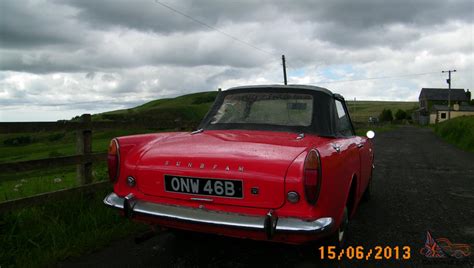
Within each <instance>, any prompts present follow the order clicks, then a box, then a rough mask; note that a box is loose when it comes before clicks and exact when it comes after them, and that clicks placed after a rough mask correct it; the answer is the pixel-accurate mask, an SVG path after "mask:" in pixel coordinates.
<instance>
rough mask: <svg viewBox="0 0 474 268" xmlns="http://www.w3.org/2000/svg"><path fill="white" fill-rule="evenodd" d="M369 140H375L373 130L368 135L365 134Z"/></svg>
mask: <svg viewBox="0 0 474 268" xmlns="http://www.w3.org/2000/svg"><path fill="white" fill-rule="evenodd" d="M365 135H366V136H367V138H369V139H373V138H374V137H375V132H374V131H372V130H369V131H367V134H365Z"/></svg>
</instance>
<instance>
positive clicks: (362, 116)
mask: <svg viewBox="0 0 474 268" xmlns="http://www.w3.org/2000/svg"><path fill="white" fill-rule="evenodd" d="M346 103H347V108H348V109H349V112H350V114H351V119H352V120H353V121H354V122H361V123H365V122H367V120H368V119H369V117H371V116H373V117H378V116H379V115H380V113H381V112H382V110H383V109H390V110H392V114H393V115H394V116H395V113H396V112H397V110H398V109H401V110H404V111H409V114H411V111H413V110H415V109H417V108H418V102H404V101H346Z"/></svg>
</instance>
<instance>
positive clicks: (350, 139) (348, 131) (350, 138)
mask: <svg viewBox="0 0 474 268" xmlns="http://www.w3.org/2000/svg"><path fill="white" fill-rule="evenodd" d="M334 101H335V107H336V116H335V118H336V124H335V125H336V134H337V136H338V137H339V139H338V141H337V143H338V144H339V145H340V150H341V157H343V158H344V167H343V168H344V169H346V172H345V173H346V174H345V176H346V178H347V179H348V180H349V179H351V178H352V175H353V174H354V173H355V174H357V176H358V177H359V176H360V165H361V162H360V153H359V147H358V142H359V139H358V137H356V136H355V133H354V128H353V127H352V123H351V120H350V118H349V114H348V112H347V107H346V105H345V102H344V100H343V99H338V98H335V100H334ZM359 184H360V183H358V184H357V186H358V189H357V192H358V193H359V191H360V185H359Z"/></svg>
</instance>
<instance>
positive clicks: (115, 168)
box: [107, 139, 120, 182]
mask: <svg viewBox="0 0 474 268" xmlns="http://www.w3.org/2000/svg"><path fill="white" fill-rule="evenodd" d="M107 164H108V168H109V180H110V182H116V181H117V179H118V176H119V169H120V150H119V144H118V141H117V139H113V140H111V141H110V144H109V151H108V154H107Z"/></svg>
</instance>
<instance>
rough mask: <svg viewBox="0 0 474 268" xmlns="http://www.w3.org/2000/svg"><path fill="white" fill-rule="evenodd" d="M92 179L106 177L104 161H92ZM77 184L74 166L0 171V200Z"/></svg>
mask: <svg viewBox="0 0 474 268" xmlns="http://www.w3.org/2000/svg"><path fill="white" fill-rule="evenodd" d="M92 175H93V181H100V180H106V179H107V166H106V163H105V162H104V163H94V164H93V166H92ZM75 186H79V184H78V182H77V180H76V167H75V166H65V167H61V168H55V169H39V170H32V171H24V172H17V173H0V202H2V201H6V200H12V199H17V198H23V197H28V196H32V195H35V194H39V193H46V192H51V191H56V190H60V189H67V188H71V187H75Z"/></svg>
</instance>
